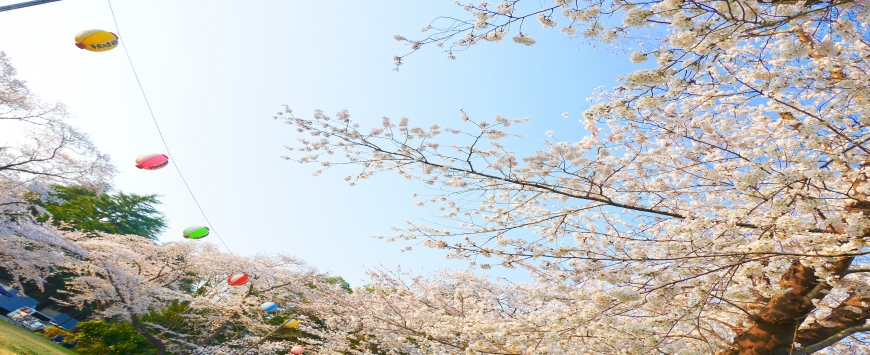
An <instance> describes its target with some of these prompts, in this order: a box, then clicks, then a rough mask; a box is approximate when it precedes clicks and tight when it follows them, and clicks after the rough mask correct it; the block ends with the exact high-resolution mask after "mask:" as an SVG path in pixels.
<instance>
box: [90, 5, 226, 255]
mask: <svg viewBox="0 0 870 355" xmlns="http://www.w3.org/2000/svg"><path fill="white" fill-rule="evenodd" d="M106 1H108V3H109V11H110V12H111V13H112V21H113V22H114V23H115V31H117V32H118V37H119V42H120V44H121V48H123V49H124V54H125V55H126V56H127V62H128V63H130V69H132V70H133V76H134V77H135V78H136V83H137V84H138V85H139V91H140V92H141V93H142V98H143V99H145V106H147V107H148V112H149V113H150V114H151V120H152V121H153V122H154V127H156V128H157V133H158V134H159V135H160V141H162V142H163V148H165V149H166V155H168V156H169V160H170V161H171V162H172V166H174V167H175V171H177V172H178V176H180V177H181V181H182V182H184V187H186V188H187V192H188V193H190V197H191V198H193V202H194V203H196V207H197V208H198V209H199V213H200V214H202V217H203V218H204V219H205V222H206V223H208V225H209V227H210V229H211V231H212V232H214V235H215V236H216V237H217V238H218V240H220V241H221V244H223V245H224V247H226V248H227V251H229V252H230V255H232V256H233V257H235V256H236V255H235V254H234V253H233V251H232V249H230V247H229V245H227V243H226V242H224V240H223V238H221V236H220V234H218V232H217V230H216V229H215V228H214V225H213V224H212V223H211V222H210V221H209V220H208V216H207V215H206V214H205V211H204V210H203V208H202V206H201V205H200V204H199V200H197V199H196V195H194V194H193V189H191V188H190V185H189V184H188V183H187V179H185V178H184V174H182V173H181V169H180V168H179V167H178V163H177V161H176V160H175V158H174V157H173V156H172V153H171V152H170V151H169V145H168V144H167V143H166V138H165V137H164V136H163V131H162V130H161V129H160V124H158V123H157V117H156V116H155V115H154V110H153V109H151V103H149V102H148V95H146V94H145V89H144V88H143V86H142V81H140V80H139V74H138V73H136V67H135V66H134V65H133V59H131V58H130V52H128V51H127V45H126V44H124V40H123V39H122V38H123V36H121V28H120V27H119V26H118V19H117V18H115V10H114V9H113V8H112V0H106Z"/></svg>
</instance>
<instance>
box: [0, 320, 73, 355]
mask: <svg viewBox="0 0 870 355" xmlns="http://www.w3.org/2000/svg"><path fill="white" fill-rule="evenodd" d="M0 355H76V353H74V352H72V351H70V350H68V349H64V348H62V347H60V346H58V345H55V344H53V343H52V342H50V341H48V340H46V339H43V338H41V337H39V336H38V335H36V334H33V333H31V332H28V331H26V330H24V329H21V328H19V327H16V326H14V325H12V324H9V323H7V322H5V321H4V320H2V319H0Z"/></svg>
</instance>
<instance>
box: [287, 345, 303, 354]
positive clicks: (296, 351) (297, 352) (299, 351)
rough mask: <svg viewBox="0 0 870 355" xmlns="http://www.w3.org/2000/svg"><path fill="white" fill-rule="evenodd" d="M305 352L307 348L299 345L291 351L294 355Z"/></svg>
mask: <svg viewBox="0 0 870 355" xmlns="http://www.w3.org/2000/svg"><path fill="white" fill-rule="evenodd" d="M304 352H305V348H303V347H301V346H299V345H296V346H294V347H293V348H292V349H290V353H291V354H293V355H299V354H302V353H304Z"/></svg>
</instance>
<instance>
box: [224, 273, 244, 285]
mask: <svg viewBox="0 0 870 355" xmlns="http://www.w3.org/2000/svg"><path fill="white" fill-rule="evenodd" d="M246 282H248V275H245V274H232V275H230V277H229V278H227V283H228V284H230V286H241V285H244V284H245V283H246Z"/></svg>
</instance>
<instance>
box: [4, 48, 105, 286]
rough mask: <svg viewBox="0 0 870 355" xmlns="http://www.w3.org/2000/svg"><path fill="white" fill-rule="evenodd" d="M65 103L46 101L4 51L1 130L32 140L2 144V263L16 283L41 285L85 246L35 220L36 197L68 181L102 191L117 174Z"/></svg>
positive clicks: (68, 183)
mask: <svg viewBox="0 0 870 355" xmlns="http://www.w3.org/2000/svg"><path fill="white" fill-rule="evenodd" d="M67 116H68V113H67V112H66V110H65V108H64V107H63V105H61V104H45V103H43V102H41V101H40V100H39V99H38V98H37V97H36V96H35V95H34V94H33V93H31V92H30V91H29V90H28V88H27V86H26V85H25V83H24V82H23V81H21V80H19V79H17V78H16V72H15V68H14V67H13V66H12V64H11V61H10V59H9V58H8V56H6V54H5V53H3V52H0V130H7V129H13V128H23V129H25V130H26V131H27V132H28V135H27V140H26V141H25V142H24V143H21V144H19V145H4V146H0V245H3V248H0V267H2V268H4V269H6V270H8V271H10V274H11V275H12V278H13V283H14V284H19V285H20V282H21V281H22V280H31V281H34V282H35V283H36V284H37V285H41V284H42V283H43V282H44V280H45V277H46V276H47V275H48V274H50V273H52V272H53V269H52V265H62V264H64V263H66V262H68V260H66V259H67V258H68V257H69V255H68V254H65V253H68V252H71V253H78V252H80V251H81V250H80V249H79V248H78V247H77V246H75V245H74V244H72V243H70V242H69V241H67V240H65V239H64V238H62V237H61V236H60V234H59V232H58V231H57V230H56V229H55V228H53V227H51V226H44V225H42V224H39V223H36V222H35V221H34V220H33V216H32V213H31V209H32V208H36V209H37V210H38V209H39V207H38V206H35V205H33V204H32V203H31V201H32V200H33V198H34V196H35V198H48V193H49V192H50V188H49V186H51V185H52V184H66V185H75V186H86V187H89V188H93V189H103V188H105V187H107V186H108V181H109V179H110V178H111V176H112V175H113V174H114V173H115V168H114V167H113V166H112V165H111V164H110V162H109V157H108V156H107V155H104V154H101V153H100V152H99V151H98V150H97V149H96V147H95V146H94V145H93V144H92V143H91V142H90V140H89V139H88V137H87V135H85V134H83V133H81V132H80V131H78V130H77V129H75V128H74V127H72V126H70V125H68V124H67V123H65V122H64V119H65V118H66V117H67Z"/></svg>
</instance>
